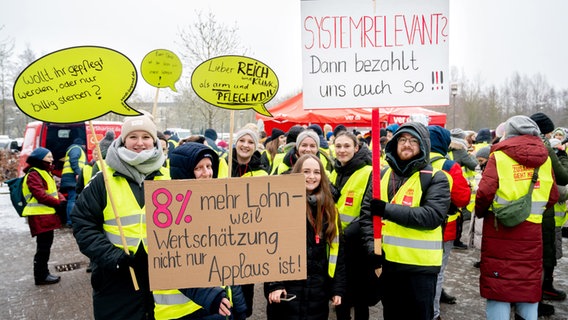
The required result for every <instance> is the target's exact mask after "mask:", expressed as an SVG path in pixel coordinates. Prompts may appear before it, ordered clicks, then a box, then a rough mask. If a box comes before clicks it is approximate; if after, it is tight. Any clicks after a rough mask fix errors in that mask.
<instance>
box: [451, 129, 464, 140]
mask: <svg viewBox="0 0 568 320" xmlns="http://www.w3.org/2000/svg"><path fill="white" fill-rule="evenodd" d="M450 134H451V135H452V138H457V139H465V131H463V130H462V129H460V128H455V129H452V130H450Z"/></svg>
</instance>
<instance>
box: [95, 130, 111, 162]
mask: <svg viewBox="0 0 568 320" xmlns="http://www.w3.org/2000/svg"><path fill="white" fill-rule="evenodd" d="M113 141H114V131H113V130H107V132H106V133H105V137H104V138H103V139H102V140H101V141H100V142H99V148H101V153H102V157H103V159H104V158H105V157H106V154H107V150H108V147H110V144H111V143H112V142H113Z"/></svg>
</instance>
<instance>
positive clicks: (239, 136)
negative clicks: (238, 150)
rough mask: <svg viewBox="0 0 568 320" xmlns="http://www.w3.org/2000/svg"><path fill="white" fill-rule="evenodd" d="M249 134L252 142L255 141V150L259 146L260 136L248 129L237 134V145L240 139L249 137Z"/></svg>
mask: <svg viewBox="0 0 568 320" xmlns="http://www.w3.org/2000/svg"><path fill="white" fill-rule="evenodd" d="M247 134H248V135H249V136H251V138H252V140H254V146H255V148H256V146H257V145H258V135H257V134H256V132H254V131H252V130H251V129H247V128H243V129H241V130H239V131H238V132H237V133H236V134H235V136H236V137H235V143H236V142H237V141H239V139H240V138H241V137H242V136H245V135H247Z"/></svg>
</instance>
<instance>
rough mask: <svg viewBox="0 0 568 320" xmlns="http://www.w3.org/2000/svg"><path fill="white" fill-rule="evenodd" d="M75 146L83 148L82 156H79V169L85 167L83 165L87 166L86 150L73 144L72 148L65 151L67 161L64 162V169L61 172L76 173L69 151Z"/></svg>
mask: <svg viewBox="0 0 568 320" xmlns="http://www.w3.org/2000/svg"><path fill="white" fill-rule="evenodd" d="M73 148H79V149H81V156H80V157H79V159H78V160H77V165H78V166H79V169H83V167H84V166H85V164H86V163H87V157H86V156H85V151H83V148H81V147H80V146H78V145H73V146H72V147H71V148H69V150H67V152H66V153H65V162H64V163H63V170H62V171H61V174H62V175H63V174H66V173H71V174H75V172H74V171H73V168H71V163H70V162H69V152H71V150H73Z"/></svg>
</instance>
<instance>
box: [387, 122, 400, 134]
mask: <svg viewBox="0 0 568 320" xmlns="http://www.w3.org/2000/svg"><path fill="white" fill-rule="evenodd" d="M399 127H400V126H399V125H398V124H396V123H393V124H391V125H390V126H387V131H390V132H392V133H395V132H396V130H398V128H399Z"/></svg>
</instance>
